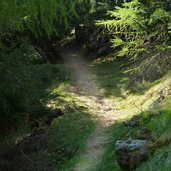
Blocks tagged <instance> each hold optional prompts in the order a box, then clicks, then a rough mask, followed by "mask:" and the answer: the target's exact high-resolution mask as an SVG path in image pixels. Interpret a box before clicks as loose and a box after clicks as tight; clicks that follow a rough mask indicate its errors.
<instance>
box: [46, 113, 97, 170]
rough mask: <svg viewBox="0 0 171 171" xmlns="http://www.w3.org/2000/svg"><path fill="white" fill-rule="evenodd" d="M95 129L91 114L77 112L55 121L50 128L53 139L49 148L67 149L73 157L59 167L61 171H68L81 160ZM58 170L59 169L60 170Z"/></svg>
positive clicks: (65, 160) (53, 149) (65, 159)
mask: <svg viewBox="0 0 171 171" xmlns="http://www.w3.org/2000/svg"><path fill="white" fill-rule="evenodd" d="M94 128H95V120H94V119H93V118H92V116H91V114H89V113H87V112H84V111H81V110H80V111H79V110H78V111H76V112H74V113H70V114H68V115H64V116H61V117H59V118H57V119H55V120H54V121H53V123H52V125H51V128H50V134H51V138H50V141H49V146H50V148H51V149H52V151H55V150H56V149H59V148H60V147H67V149H69V150H70V151H71V153H72V156H70V157H69V159H67V156H65V157H66V158H65V157H64V160H62V161H61V162H62V164H61V165H60V166H59V168H60V170H67V169H68V168H70V167H71V166H73V165H74V163H75V162H76V161H77V160H78V159H79V155H80V154H81V153H83V151H84V147H85V144H86V142H87V139H88V137H89V136H90V134H91V132H92V131H93V130H94ZM59 168H58V169H59Z"/></svg>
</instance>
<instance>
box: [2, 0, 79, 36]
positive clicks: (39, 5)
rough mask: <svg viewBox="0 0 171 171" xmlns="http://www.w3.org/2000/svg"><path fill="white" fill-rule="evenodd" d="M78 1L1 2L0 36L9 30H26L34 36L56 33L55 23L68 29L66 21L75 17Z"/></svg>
mask: <svg viewBox="0 0 171 171" xmlns="http://www.w3.org/2000/svg"><path fill="white" fill-rule="evenodd" d="M77 2H78V1H77V0H71V1H61V0H50V1H46V0H29V1H27V0H22V1H16V0H5V1H4V0H3V1H2V2H1V4H0V23H1V25H0V34H2V33H4V32H6V31H9V30H21V31H23V30H24V29H25V28H28V29H29V30H31V31H32V32H33V33H34V34H36V35H41V34H42V33H44V32H45V33H46V34H47V35H48V36H50V35H51V34H53V33H55V32H56V33H58V30H59V28H58V27H55V25H56V24H55V23H58V25H62V27H63V29H64V28H66V27H68V19H69V18H71V17H73V16H76V11H75V5H76V3H77Z"/></svg>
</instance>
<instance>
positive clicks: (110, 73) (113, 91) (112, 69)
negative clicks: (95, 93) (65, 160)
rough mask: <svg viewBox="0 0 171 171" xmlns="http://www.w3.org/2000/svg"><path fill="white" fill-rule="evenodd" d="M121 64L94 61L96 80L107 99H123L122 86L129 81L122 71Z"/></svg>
mask: <svg viewBox="0 0 171 171" xmlns="http://www.w3.org/2000/svg"><path fill="white" fill-rule="evenodd" d="M120 66H121V63H120V62H116V61H110V62H109V61H94V62H93V68H94V69H95V71H96V74H97V75H96V77H95V80H96V82H97V83H98V85H99V87H100V88H101V90H102V92H104V94H105V95H106V96H107V97H111V96H115V97H122V92H121V91H122V89H121V88H122V86H123V85H124V83H125V82H126V81H127V79H128V78H127V76H126V74H125V73H124V72H123V70H121V69H120Z"/></svg>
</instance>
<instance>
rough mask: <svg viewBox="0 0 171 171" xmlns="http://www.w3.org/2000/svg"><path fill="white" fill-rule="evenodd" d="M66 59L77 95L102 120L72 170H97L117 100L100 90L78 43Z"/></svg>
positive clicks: (66, 53)
mask: <svg viewBox="0 0 171 171" xmlns="http://www.w3.org/2000/svg"><path fill="white" fill-rule="evenodd" d="M62 56H63V58H64V60H65V63H66V64H68V66H69V67H70V69H71V72H72V74H73V76H74V78H73V83H74V86H73V91H74V93H76V94H77V98H78V99H79V100H80V101H82V102H83V103H84V105H86V106H87V108H88V109H89V111H90V112H91V113H93V114H94V116H95V117H97V119H98V121H99V124H98V125H97V128H96V129H95V131H94V133H93V134H92V135H91V137H90V138H89V140H88V142H87V146H86V150H85V153H84V154H82V156H81V159H80V162H79V163H77V164H76V165H75V166H74V168H72V169H71V170H72V171H94V170H95V169H96V166H97V165H98V163H99V162H100V161H101V158H102V155H103V154H104V151H105V148H106V143H108V141H109V137H108V135H107V134H106V130H107V128H108V127H109V126H110V125H111V124H113V123H114V122H115V119H116V115H115V114H114V113H115V111H114V104H112V103H111V101H110V100H108V99H106V98H105V97H104V95H103V94H102V93H101V92H100V90H99V88H98V86H97V84H96V83H95V81H94V79H93V76H94V73H93V71H92V69H91V67H90V66H89V65H90V64H89V63H88V62H87V61H85V58H83V57H82V55H81V53H80V50H79V48H78V47H72V48H69V49H67V50H66V52H63V55H62Z"/></svg>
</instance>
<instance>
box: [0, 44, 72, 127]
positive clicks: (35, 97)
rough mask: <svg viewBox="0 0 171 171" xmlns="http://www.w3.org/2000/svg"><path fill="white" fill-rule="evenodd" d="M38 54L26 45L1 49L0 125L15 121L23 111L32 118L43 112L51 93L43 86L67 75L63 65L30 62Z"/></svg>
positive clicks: (57, 83) (50, 84)
mask: <svg viewBox="0 0 171 171" xmlns="http://www.w3.org/2000/svg"><path fill="white" fill-rule="evenodd" d="M38 55H39V54H38V53H37V52H36V51H35V50H34V49H33V47H32V46H28V45H26V46H24V47H22V48H20V49H19V50H15V52H11V53H9V54H6V53H4V56H3V59H1V63H0V75H1V82H0V90H1V91H0V103H1V106H0V118H1V119H0V123H1V126H2V127H1V128H3V126H4V125H5V124H6V121H8V122H9V121H10V122H13V123H14V121H17V120H21V119H22V114H24V117H27V116H28V115H29V117H30V116H31V117H32V119H34V118H37V117H39V115H42V114H43V113H42V112H43V110H44V109H45V108H46V103H47V101H46V99H47V97H48V96H49V95H50V94H49V92H47V91H46V89H48V88H49V89H50V88H51V86H53V84H56V86H58V85H59V83H60V82H61V81H62V80H65V78H66V76H68V75H69V74H68V71H67V69H66V68H65V67H64V66H62V65H59V66H58V65H50V64H44V65H31V61H32V60H33V59H35V58H37V57H38ZM2 123H3V124H2ZM4 128H5V127H4Z"/></svg>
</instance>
